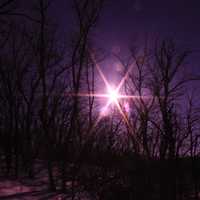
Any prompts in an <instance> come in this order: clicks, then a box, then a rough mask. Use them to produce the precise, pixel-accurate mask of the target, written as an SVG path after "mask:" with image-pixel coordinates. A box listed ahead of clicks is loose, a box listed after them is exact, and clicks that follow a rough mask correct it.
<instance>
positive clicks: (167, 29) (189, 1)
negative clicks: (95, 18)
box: [53, 0, 200, 48]
mask: <svg viewBox="0 0 200 200" xmlns="http://www.w3.org/2000/svg"><path fill="white" fill-rule="evenodd" d="M53 4H54V6H53V10H54V11H55V12H56V13H55V15H56V18H57V19H58V21H59V23H60V26H61V27H63V28H65V29H66V30H67V29H70V28H71V27H72V24H73V23H74V19H73V17H72V15H71V14H72V11H71V7H72V4H71V1H70V0H58V1H55V2H54V3H53ZM55 8H56V9H55ZM199 22H200V1H199V0H108V1H107V3H106V5H105V6H104V10H103V13H102V15H101V19H100V22H99V24H98V25H99V26H98V32H97V34H96V37H97V38H99V40H103V41H105V42H106V44H107V45H108V44H110V45H114V44H115V43H120V42H123V44H124V43H125V41H127V40H128V39H129V38H131V37H133V35H137V36H138V35H144V34H152V33H153V34H162V35H167V36H169V35H170V36H173V37H175V38H177V39H178V40H179V41H181V42H183V43H184V44H186V45H191V46H193V47H196V48H198V47H199V46H200V38H199V35H200V26H199V25H200V24H199Z"/></svg>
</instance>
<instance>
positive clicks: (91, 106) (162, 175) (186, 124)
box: [0, 0, 200, 200]
mask: <svg viewBox="0 0 200 200" xmlns="http://www.w3.org/2000/svg"><path fill="white" fill-rule="evenodd" d="M17 2H18V1H15V0H11V1H5V2H4V3H1V4H0V48H1V51H0V168H1V174H2V176H5V177H13V176H14V177H16V178H19V177H21V176H22V174H23V175H24V174H26V175H28V176H29V177H30V178H34V177H35V176H36V175H37V174H36V173H37V167H38V162H39V161H42V163H43V167H44V169H45V170H46V172H47V175H48V183H49V189H50V190H52V191H55V190H58V189H59V190H62V191H63V192H66V193H69V194H70V195H71V198H72V199H75V198H76V195H77V193H80V191H87V192H88V194H90V197H91V198H92V199H147V198H148V199H168V200H172V199H174V200H175V199H180V200H181V199H190V198H194V199H198V198H199V190H200V174H199V169H200V164H199V162H200V161H199V153H200V148H199V141H200V140H199V138H200V134H199V120H200V117H199V114H200V113H199V111H200V110H199V108H198V106H199V105H198V103H197V101H198V99H197V96H196V95H197V94H198V91H193V92H191V89H190V88H191V86H192V83H193V82H194V81H195V82H197V81H199V79H200V76H199V75H197V74H192V73H190V70H189V69H188V65H187V61H188V58H189V56H190V55H191V54H192V53H193V52H192V51H191V50H187V49H186V50H185V49H183V48H179V46H178V45H177V44H176V42H175V41H173V40H172V39H157V40H154V42H149V41H146V42H145V44H143V45H142V46H141V47H140V48H138V49H137V48H131V49H130V56H129V58H128V59H127V57H126V58H122V57H120V55H114V56H115V58H116V59H118V62H119V63H120V65H121V66H122V69H123V70H122V71H121V76H122V77H126V79H125V81H124V83H123V86H122V91H121V92H122V93H123V94H126V95H129V96H130V99H128V100H123V101H120V100H119V101H120V105H119V106H120V108H121V111H122V112H123V113H124V115H123V116H122V115H121V114H120V112H118V109H117V108H113V110H112V112H110V113H109V115H107V116H104V117H102V119H101V120H100V121H99V123H98V124H97V123H96V122H97V121H98V116H99V111H98V110H99V109H98V108H97V107H98V103H99V102H98V100H97V98H95V97H94V96H92V95H91V96H85V97H84V98H83V97H81V96H80V95H79V94H80V93H89V94H92V93H95V89H96V87H97V85H98V82H96V78H95V76H96V73H97V70H96V65H97V64H98V62H99V61H101V60H102V57H104V55H102V52H100V51H98V50H94V49H95V48H94V46H93V45H92V44H93V40H92V37H91V35H92V33H93V30H94V29H95V28H96V26H97V22H98V19H99V17H100V15H101V10H102V9H103V7H104V6H106V4H105V2H104V0H92V1H90V0H89V1H88V0H73V1H72V5H73V11H74V19H75V20H76V27H74V33H73V36H72V38H70V41H67V44H70V45H65V44H64V45H63V43H64V42H63V40H62V39H60V38H61V37H60V36H59V34H58V33H57V26H56V25H55V22H53V21H52V20H51V17H50V16H51V15H52V13H50V12H49V9H50V7H51V3H52V2H51V1H47V0H35V1H33V2H32V3H33V5H34V6H33V7H32V8H31V9H30V10H29V11H28V10H26V9H24V11H22V9H20V7H19V6H18V4H17ZM27 13H28V14H27ZM68 40H69V38H68ZM133 43H134V41H133ZM96 49H97V48H96ZM191 72H192V70H191ZM127 103H128V106H129V109H128V110H126V108H125V106H124V105H125V104H126V105H127ZM124 118H125V119H124ZM69 183H70V186H69ZM187 195H188V196H187Z"/></svg>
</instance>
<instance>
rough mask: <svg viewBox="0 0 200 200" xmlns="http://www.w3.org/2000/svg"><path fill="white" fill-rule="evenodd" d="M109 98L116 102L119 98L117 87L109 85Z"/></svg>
mask: <svg viewBox="0 0 200 200" xmlns="http://www.w3.org/2000/svg"><path fill="white" fill-rule="evenodd" d="M108 98H109V101H110V102H111V103H116V102H117V101H118V98H119V94H118V91H117V89H114V88H113V87H108Z"/></svg>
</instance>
